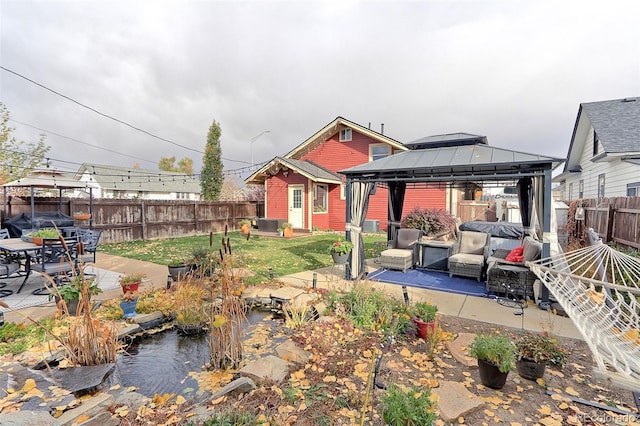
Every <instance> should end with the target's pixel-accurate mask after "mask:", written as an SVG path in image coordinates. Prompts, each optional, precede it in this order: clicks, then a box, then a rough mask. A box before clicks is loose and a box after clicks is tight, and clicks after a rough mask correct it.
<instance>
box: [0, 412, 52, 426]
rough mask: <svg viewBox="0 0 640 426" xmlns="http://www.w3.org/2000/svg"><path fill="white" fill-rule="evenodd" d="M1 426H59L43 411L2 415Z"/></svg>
mask: <svg viewBox="0 0 640 426" xmlns="http://www.w3.org/2000/svg"><path fill="white" fill-rule="evenodd" d="M1 424H2V426H24V425H29V426H60V424H61V423H60V422H59V421H58V420H57V419H54V418H53V417H52V416H51V415H50V414H49V413H47V412H44V411H28V410H24V411H19V412H17V413H2V423H1Z"/></svg>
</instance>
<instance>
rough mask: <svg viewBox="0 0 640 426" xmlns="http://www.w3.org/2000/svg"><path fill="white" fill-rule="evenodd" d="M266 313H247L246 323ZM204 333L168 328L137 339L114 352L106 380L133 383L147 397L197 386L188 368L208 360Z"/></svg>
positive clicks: (198, 368)
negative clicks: (115, 356)
mask: <svg viewBox="0 0 640 426" xmlns="http://www.w3.org/2000/svg"><path fill="white" fill-rule="evenodd" d="M270 317H271V313H270V312H268V311H267V312H264V311H257V310H252V311H250V312H248V313H247V319H248V324H249V326H250V325H251V324H256V323H258V322H260V321H262V320H265V319H267V318H270ZM208 337H209V335H208V334H201V335H195V336H183V335H181V334H179V333H178V332H177V331H176V330H169V331H165V332H161V333H157V334H153V335H150V336H147V337H143V338H140V339H137V340H136V341H134V342H133V343H132V344H131V346H130V347H129V348H128V349H127V352H126V353H124V354H120V355H118V359H117V361H116V369H115V371H114V372H113V374H111V376H110V377H109V380H108V381H107V384H108V385H109V386H112V385H114V384H116V383H117V384H119V385H120V386H121V387H122V388H128V387H130V386H135V387H136V388H137V389H138V390H137V392H139V393H141V394H143V395H145V396H148V397H153V395H155V394H165V393H176V394H181V393H183V392H184V390H185V389H187V388H191V389H194V390H195V389H198V383H197V382H196V381H195V380H194V379H192V378H191V377H189V372H190V371H201V370H202V366H204V365H205V364H206V363H208V362H209V343H208Z"/></svg>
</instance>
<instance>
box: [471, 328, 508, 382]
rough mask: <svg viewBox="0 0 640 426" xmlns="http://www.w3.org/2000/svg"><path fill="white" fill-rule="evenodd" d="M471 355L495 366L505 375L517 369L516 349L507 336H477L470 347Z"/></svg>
mask: <svg viewBox="0 0 640 426" xmlns="http://www.w3.org/2000/svg"><path fill="white" fill-rule="evenodd" d="M469 355H471V356H472V357H474V358H476V359H478V360H483V361H485V362H488V363H489V364H493V365H495V366H496V367H498V369H499V370H500V371H501V372H503V373H506V372H507V371H511V370H513V369H514V367H515V358H516V352H515V347H514V345H513V342H511V340H510V339H509V338H508V337H507V336H505V335H498V334H477V335H476V337H475V339H474V340H473V342H471V344H470V345H469Z"/></svg>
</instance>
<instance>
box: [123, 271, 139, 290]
mask: <svg viewBox="0 0 640 426" xmlns="http://www.w3.org/2000/svg"><path fill="white" fill-rule="evenodd" d="M143 278H144V274H143V273H140V272H134V273H131V274H126V275H123V276H121V277H120V287H121V288H122V293H123V294H126V293H131V292H135V291H138V287H139V286H140V283H141V282H142V279H143Z"/></svg>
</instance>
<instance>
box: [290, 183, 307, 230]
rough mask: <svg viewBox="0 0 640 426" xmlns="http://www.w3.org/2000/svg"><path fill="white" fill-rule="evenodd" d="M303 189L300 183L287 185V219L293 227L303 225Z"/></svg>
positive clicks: (301, 226)
mask: <svg viewBox="0 0 640 426" xmlns="http://www.w3.org/2000/svg"><path fill="white" fill-rule="evenodd" d="M303 189H304V187H303V186H302V185H300V186H297V185H296V186H289V218H288V219H287V220H288V222H289V223H291V224H292V225H293V227H294V228H303V227H304V208H303V203H302V194H303V192H302V191H303Z"/></svg>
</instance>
